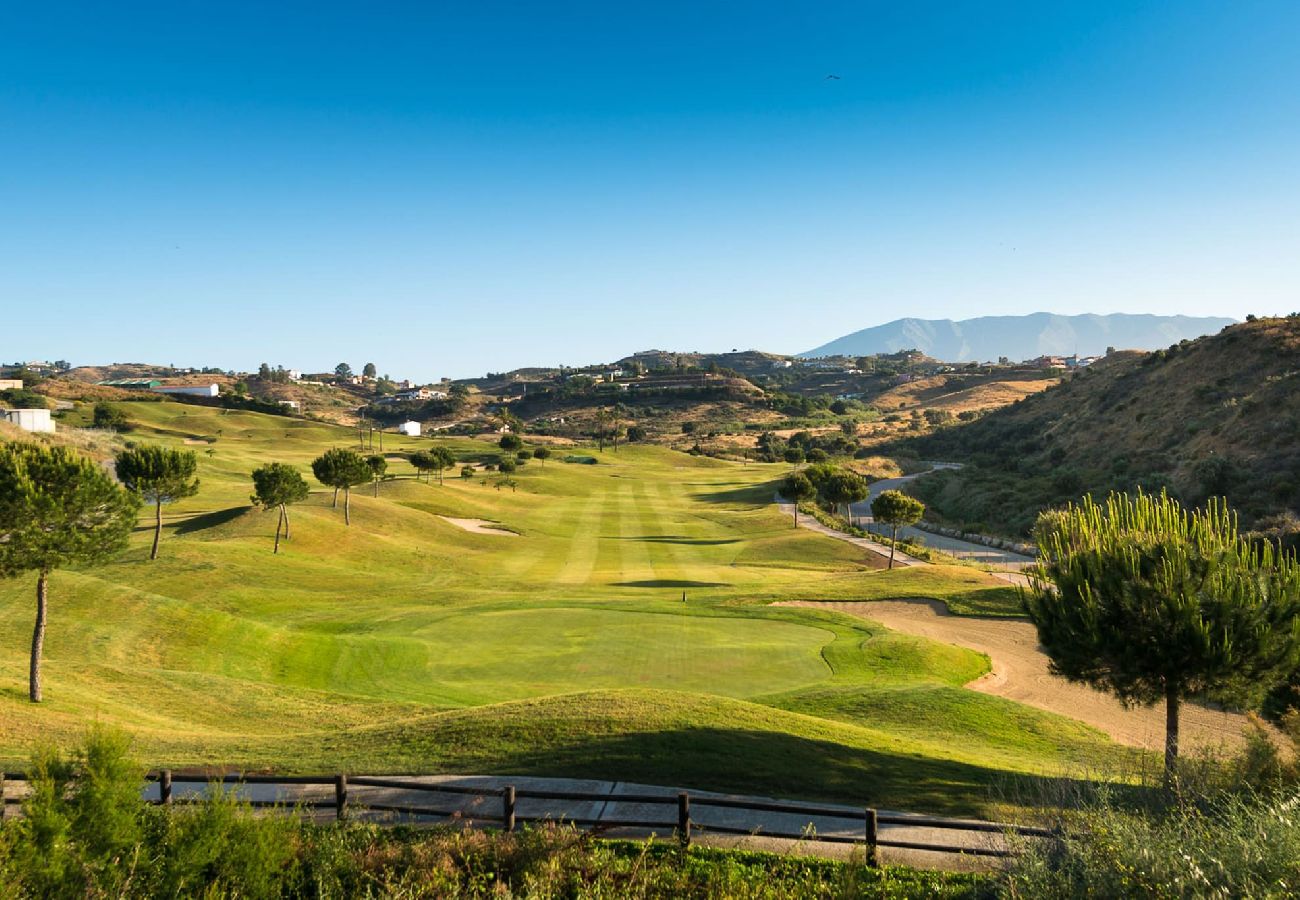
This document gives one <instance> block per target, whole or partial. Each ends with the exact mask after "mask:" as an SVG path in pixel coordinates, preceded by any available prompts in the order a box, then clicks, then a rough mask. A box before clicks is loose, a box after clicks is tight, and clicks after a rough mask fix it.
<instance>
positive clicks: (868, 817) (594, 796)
mask: <svg viewBox="0 0 1300 900" xmlns="http://www.w3.org/2000/svg"><path fill="white" fill-rule="evenodd" d="M27 780H28V779H27V776H26V775H24V774H22V773H18V772H5V773H0V818H2V817H3V810H4V808H5V807H6V806H11V805H18V804H21V803H22V802H23V801H24V797H19V796H11V794H10V792H9V791H7V790H6V782H26V781H27ZM145 780H146V782H149V783H152V784H157V785H158V797H157V798H149V799H148V800H147V801H146V802H149V803H153V804H158V805H170V804H173V803H179V804H189V803H194V802H199V801H201V800H202V799H203V796H202V795H201V794H199V795H195V794H190V793H187V794H186V795H184V796H180V797H178V796H176V795H175V786H176V785H177V784H213V783H219V784H223V785H228V784H235V785H271V786H283V787H290V786H295V787H296V786H317V787H332V788H333V791H332V796H330V795H326V796H322V797H311V796H308V797H301V798H298V799H296V800H294V801H292V802H290V801H286V800H283V799H277V800H264V799H254V800H245V801H243V802H246V803H248V804H249V805H250V806H252V807H256V808H282V809H286V810H287V809H294V808H297V809H305V810H312V811H315V810H334V813H335V817H336V818H337V819H338V820H340V821H341V820H343V819H346V818H347V817H348V814H349V811H350V810H351V809H352V808H353V807H352V806H351V803H350V801H352V800H357V805H356V808H357V809H360V810H366V811H373V812H384V813H396V814H400V815H404V816H410V817H417V818H439V819H455V820H457V821H458V822H459V823H461V824H467V825H471V826H472V825H474V824H475V823H476V822H484V823H492V824H494V825H499V826H500V828H501V829H502V830H503V831H506V832H513V831H515V830H516V829H517V827H518V826H519V825H520V824H540V823H548V822H550V823H557V824H565V825H571V826H573V827H577V828H590V829H592V830H593V831H598V832H604V831H610V830H614V829H622V828H630V829H637V830H650V831H654V830H658V829H663V830H664V831H665V832H668V833H672V834H674V835H675V836H676V838H677V840H678V841H680V842H681V843H682V845H683V846H686V845H689V844H690V842H691V840H692V837H693V835H694V834H709V833H713V834H725V835H749V836H754V837H768V838H778V839H785V840H799V841H814V842H819V843H828V844H855V845H861V846H862V847H863V848H864V850H865V851H866V857H867V860H868V861H869V862H872V863H873V864H874V862H875V861H876V858H877V850H878V849H879V848H881V847H888V848H893V849H901V850H921V851H929V852H934V853H948V854H965V855H971V856H988V857H1005V856H1013V855H1015V854H1016V853H1017V852H1018V851H1017V850H1015V849H1014V848H1011V847H993V846H981V845H978V844H944V843H937V842H929V841H916V840H900V839H896V838H891V837H888V836H882V835H881V834H880V826H882V825H888V826H896V827H898V826H905V827H910V828H930V829H942V830H947V831H952V832H967V833H971V834H1000V835H1003V836H1012V835H1014V836H1018V837H1027V838H1052V837H1054V836H1055V832H1053V831H1051V830H1049V829H1046V828H1036V827H1032V826H1025V825H1013V824H1009V823H1000V822H980V821H971V820H966V819H952V818H944V817H938V816H918V815H902V814H897V813H882V812H880V811H878V810H876V809H873V808H871V807H867V808H865V809H863V810H846V809H844V808H842V807H831V806H818V805H815V804H805V803H780V802H774V801H762V800H742V799H732V798H727V797H710V796H702V795H699V794H691V793H689V792H687V791H680V792H678V793H676V794H610V793H596V792H591V791H563V790H538V789H529V788H516V787H515V786H514V785H506V786H504V787H501V788H497V787H474V786H467V785H455V784H440V783H436V782H425V781H406V780H403V779H399V778H377V777H370V776H362V775H354V776H348V775H345V774H342V773H340V774H337V775H251V774H250V775H245V774H220V775H217V774H184V773H177V772H172V771H171V770H169V769H162V770H159V771H157V772H150V773H148V774H147V775H146V776H145ZM353 788H381V789H387V790H398V791H409V792H412V793H424V794H451V795H458V796H472V797H477V798H482V799H496V800H498V801H499V803H500V806H499V812H496V813H492V812H490V811H484V812H483V813H482V814H477V813H475V812H469V813H467V812H466V811H465V810H462V809H451V810H447V809H437V808H434V807H432V806H421V805H417V804H412V803H391V802H384V800H382V799H381V798H375V800H374V801H370V800H364V801H362V800H361V799H360V798H356V797H353V796H352V794H351V792H352V789H353ZM520 800H559V801H566V802H579V803H581V802H588V803H620V804H638V805H656V806H669V807H675V810H674V811H675V813H676V815H675V816H673V817H671V818H670V817H665V818H663V819H609V818H605V817H604V815H603V814H602V815H600V816H597V817H595V818H592V817H582V816H569V815H564V814H562V813H560V814H555V815H542V816H527V817H525V816H521V815H519V814H518V813H517V811H516V807H517V805H518V802H519V801H520ZM692 806H694V807H696V808H700V807H705V808H714V809H730V810H738V811H741V812H761V813H779V814H781V815H790V816H807V817H809V819H808V822H807V823H806V825H805V827H804V828H803V829H801V830H799V831H783V830H779V829H774V828H770V827H767V826H764V825H762V824H751V825H723V824H713V823H705V822H701V821H699V820H698V819H696V818H694V817H693V816H692V814H691V809H692ZM814 818H816V819H834V820H839V821H842V822H852V823H856V824H857V827H858V828H859V831H858V836H853V835H847V834H822V833H819V832H818V831H817V830H816V829H815V828H814V827H813V822H812V819H814Z"/></svg>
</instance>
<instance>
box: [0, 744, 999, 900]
mask: <svg viewBox="0 0 1300 900" xmlns="http://www.w3.org/2000/svg"><path fill="white" fill-rule="evenodd" d="M126 751H127V742H126V740H125V738H124V737H122V736H121V735H119V734H115V733H112V732H108V731H104V730H100V729H96V730H94V731H92V732H91V733H90V735H89V736H88V738H87V739H86V741H85V744H84V746H83V747H82V748H81V749H80V750H78V751H77V752H76V753H75V754H73V755H72V756H71V757H65V756H63V755H61V754H59V753H58V752H56V751H53V750H46V751H42V752H41V753H39V754H38V755H37V757H36V759H35V760H34V761H33V766H32V770H31V775H32V779H33V780H32V794H31V797H30V798H29V799H28V800H27V802H26V803H25V804H24V808H23V812H24V815H23V817H22V818H19V819H13V820H10V821H8V822H5V823H4V825H3V827H0V898H5V900H9V898H27V897H41V898H47V897H54V898H60V897H69V898H71V897H108V896H111V897H116V898H137V897H139V898H144V897H191V896H205V897H628V896H634V897H663V898H669V897H673V898H676V897H727V898H731V897H753V898H804V897H884V898H908V897H950V898H958V897H961V898H974V897H985V896H991V895H992V890H993V886H994V885H993V881H992V879H991V878H989V877H988V876H978V875H965V874H960V875H959V874H949V873H933V872H918V871H913V870H910V869H895V868H884V869H873V868H870V867H867V866H865V865H863V864H862V863H860V862H836V861H831V860H823V859H809V858H803V857H797V856H778V855H774V854H769V853H753V852H744V851H730V850H718V849H710V848H702V847H692V848H691V849H689V850H682V849H680V848H679V847H678V846H677V845H676V844H675V843H672V842H665V841H658V842H656V841H600V840H596V839H594V838H592V837H591V836H590V835H587V834H584V833H581V832H578V831H575V830H573V829H571V828H561V827H543V828H536V829H527V830H524V831H522V832H520V833H518V834H510V835H507V834H500V833H494V832H483V831H460V830H451V829H439V830H434V831H426V830H415V829H411V828H400V827H399V828H383V827H379V826H376V825H364V824H342V825H324V826H321V825H311V824H307V823H305V822H303V821H301V820H300V819H299V818H297V817H295V816H293V815H290V814H283V815H254V814H253V811H252V810H251V808H250V807H248V806H247V805H246V804H243V803H241V802H239V801H238V800H237V799H236V798H234V797H233V796H232V795H231V794H229V793H227V792H224V791H222V790H220V788H219V786H218V785H213V786H212V795H211V796H210V797H209V798H208V799H206V800H205V801H203V802H201V803H195V804H184V805H176V806H173V807H170V808H161V807H154V806H149V805H147V804H146V803H145V802H144V801H143V800H142V799H141V788H142V787H143V784H144V779H143V773H142V770H141V769H140V768H139V767H138V766H136V765H135V764H133V763H132V762H131V761H130V760H129V758H128V756H127V752H126Z"/></svg>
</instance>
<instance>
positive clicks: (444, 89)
mask: <svg viewBox="0 0 1300 900" xmlns="http://www.w3.org/2000/svg"><path fill="white" fill-rule="evenodd" d="M1297 46H1300V4H1297V3H1295V2H1294V0H1286V2H1252V0H1234V2H1232V3H1225V2H1198V0H1181V2H1176V3H1175V2H1145V3H1144V2H1134V0H1126V2H1114V3H1107V2H1098V0H1088V2H1052V3H1042V2H1026V3H999V2H996V0H984V2H943V3H938V2H936V3H925V2H915V3H898V2H896V0H895V2H888V3H877V2H865V0H864V2H846V3H838V2H820V3H819V2H807V3H797V4H796V3H761V2H746V3H741V2H735V3H701V2H683V3H675V2H662V0H661V2H655V3H645V4H639V3H590V4H588V3H566V2H549V3H544V4H543V3H531V4H529V3H498V2H492V0H479V2H475V3H455V4H453V3H432V2H430V3H419V4H415V3H412V4H404V3H397V2H386V3H360V2H358V3H355V4H338V3H328V2H316V3H310V4H309V3H291V2H283V3H258V4H244V3H239V2H229V0H228V2H222V3H198V2H187V0H173V2H170V3H166V4H158V5H145V4H133V3H121V4H104V3H88V4H85V5H70V4H61V3H58V2H49V3H41V4H18V3H9V4H4V5H3V6H0V305H2V306H3V309H4V322H5V326H6V327H4V328H3V330H2V331H0V335H2V337H0V359H4V360H6V361H7V360H10V359H15V358H19V357H22V358H42V357H50V358H55V357H62V358H67V359H69V360H71V361H72V362H74V363H75V364H86V363H104V362H111V361H128V360H129V361H149V362H159V363H169V362H174V363H176V364H178V365H185V364H192V365H219V366H222V367H236V368H250V367H255V366H256V365H257V364H258V363H259V362H262V361H266V362H269V363H271V364H273V365H274V364H283V365H286V366H292V367H298V368H304V369H321V368H332V367H333V365H334V364H335V363H337V362H338V361H340V360H347V361H349V362H350V363H351V364H352V365H353V366H354V367H356V366H359V365H360V364H361V363H363V362H367V361H374V362H375V363H377V364H378V366H379V368H380V370H381V372H383V371H386V372H390V373H391V374H393V375H394V376H410V377H418V378H422V379H428V378H433V377H437V376H441V375H450V376H465V375H471V374H478V373H481V372H483V371H486V370H489V369H491V370H499V369H503V368H508V367H514V366H522V365H555V364H559V363H566V364H570V365H574V364H579V363H584V362H592V361H599V360H603V359H612V358H615V357H618V356H620V355H623V354H625V353H630V352H632V351H634V350H639V349H646V348H650V347H658V348H672V349H681V350H695V349H698V350H718V349H731V348H732V347H738V348H751V347H753V348H759V349H767V350H772V351H777V352H797V351H802V350H806V349H808V348H810V347H813V346H815V345H818V344H820V343H823V342H825V341H827V340H830V339H832V338H834V337H836V336H838V335H840V334H843V333H846V332H849V331H854V330H857V329H859V328H863V327H867V326H870V325H874V324H879V323H881V322H885V321H889V320H891V319H894V318H898V317H901V316H907V315H914V316H921V317H928V318H942V317H952V318H967V317H970V316H975V315H986V314H1014V313H1027V312H1034V311H1039V310H1049V311H1053V312H1063V313H1075V312H1113V311H1124V312H1155V313H1186V314H1192V315H1231V316H1237V317H1243V316H1244V315H1245V314H1246V313H1248V312H1257V313H1285V312H1290V311H1292V310H1293V309H1296V308H1300V296H1298V295H1300V290H1298V288H1300V273H1298V272H1297V260H1298V259H1300V90H1297V86H1300V53H1297V52H1296V47H1297ZM827 75H838V76H840V77H839V78H838V79H828V78H827V77H826V76H827Z"/></svg>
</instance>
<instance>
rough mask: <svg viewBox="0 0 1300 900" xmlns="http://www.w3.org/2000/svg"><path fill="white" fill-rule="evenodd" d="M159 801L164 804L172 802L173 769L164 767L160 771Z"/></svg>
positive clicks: (168, 804)
mask: <svg viewBox="0 0 1300 900" xmlns="http://www.w3.org/2000/svg"><path fill="white" fill-rule="evenodd" d="M158 802H159V803H160V804H162V805H163V806H171V803H172V770H171V769H163V770H162V771H161V772H159V773H158Z"/></svg>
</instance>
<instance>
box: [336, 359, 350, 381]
mask: <svg viewBox="0 0 1300 900" xmlns="http://www.w3.org/2000/svg"><path fill="white" fill-rule="evenodd" d="M334 374H335V375H337V376H338V377H339V378H351V377H352V367H351V366H349V365H348V364H347V363H345V362H342V363H339V364H338V365H337V366H335V367H334Z"/></svg>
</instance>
